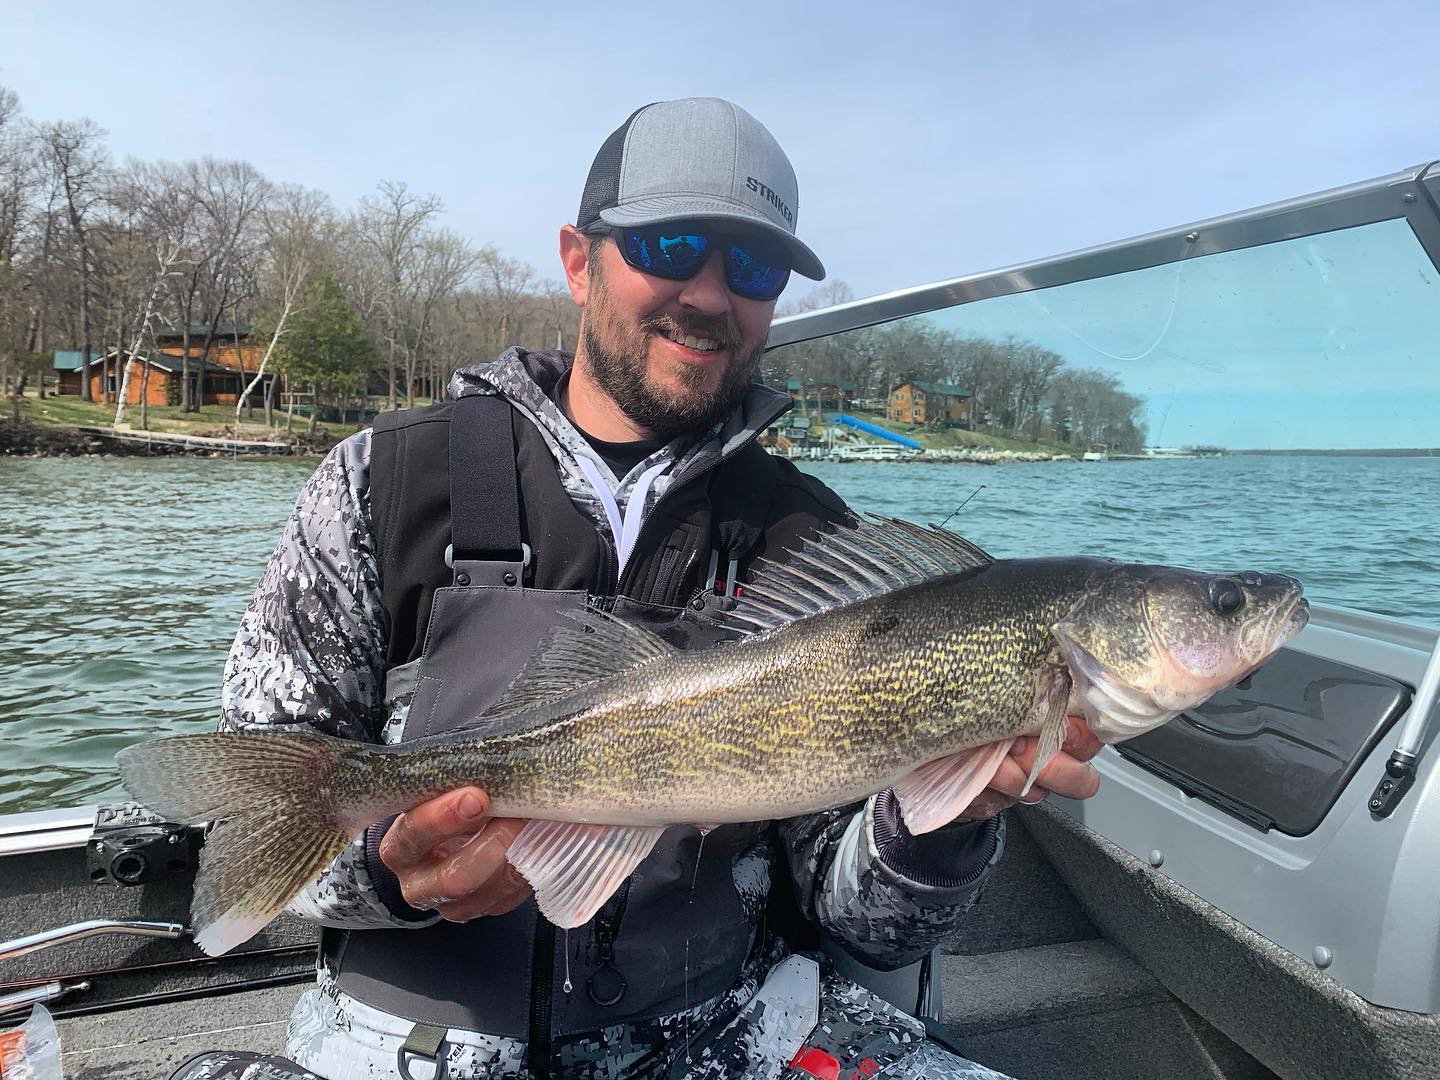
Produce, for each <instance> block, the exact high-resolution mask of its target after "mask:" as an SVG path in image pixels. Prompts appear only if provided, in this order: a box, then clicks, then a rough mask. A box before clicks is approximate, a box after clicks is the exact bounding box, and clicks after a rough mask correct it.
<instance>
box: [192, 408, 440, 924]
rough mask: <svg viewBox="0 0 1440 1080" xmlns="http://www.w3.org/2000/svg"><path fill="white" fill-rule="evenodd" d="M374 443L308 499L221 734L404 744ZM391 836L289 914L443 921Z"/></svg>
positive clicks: (352, 849) (350, 448) (353, 452)
mask: <svg viewBox="0 0 1440 1080" xmlns="http://www.w3.org/2000/svg"><path fill="white" fill-rule="evenodd" d="M369 434H370V433H369V432H368V431H365V432H361V433H359V434H357V435H354V436H352V437H350V438H348V439H346V440H345V441H344V442H342V443H340V444H339V445H338V446H336V447H335V448H334V449H333V450H332V451H331V452H330V453H329V454H328V455H327V456H326V458H325V459H324V461H322V462H321V463H320V467H319V468H318V469H316V470H315V472H314V474H312V475H311V477H310V479H309V480H308V481H307V482H306V484H305V486H304V488H303V489H302V490H301V492H300V497H299V499H298V500H297V501H296V504H295V509H294V511H293V512H292V513H291V515H290V519H289V521H288V522H287V523H286V525H285V530H284V532H283V533H282V535H281V537H280V543H279V545H278V546H277V547H276V549H275V553H274V555H272V556H271V558H270V563H269V565H268V566H267V567H266V569H265V573H264V575H263V576H262V577H261V578H260V584H259V586H258V587H257V588H256V590H255V596H254V598H253V599H252V600H251V601H250V606H249V607H248V608H247V609H246V611H245V614H244V616H243V617H242V618H241V620H240V629H239V632H238V633H237V634H236V635H235V643H234V645H232V646H231V649H230V656H229V659H228V660H227V662H226V664H225V676H224V682H223V684H222V688H221V703H220V724H219V727H220V730H221V731H318V732H321V733H322V734H325V735H332V736H335V737H337V738H341V739H353V740H355V741H357V742H382V741H386V736H387V735H390V737H392V738H393V737H396V735H397V734H398V733H392V732H391V731H390V730H389V729H391V728H394V727H396V726H398V725H395V724H394V723H391V724H388V725H387V711H388V710H387V703H386V702H385V701H384V700H383V697H384V686H385V647H386V642H387V628H386V623H385V614H384V610H383V608H382V607H381V604H380V583H379V576H378V572H377V564H376V556H375V547H374V541H373V536H372V534H371V528H370V511H369V474H370V438H369ZM383 824H388V822H387V823H383ZM381 835H383V831H382V830H381V829H380V828H377V826H371V827H370V828H369V829H367V830H366V832H365V833H364V834H362V835H360V836H359V837H357V838H356V839H355V841H354V842H353V843H351V845H350V846H349V847H348V848H347V849H346V850H345V851H344V852H342V853H341V855H340V856H339V858H338V859H336V861H335V862H334V863H333V864H332V865H331V867H330V868H329V869H328V870H326V871H325V872H324V873H322V874H321V875H320V877H319V878H317V879H316V880H315V881H313V882H311V883H310V884H309V885H308V886H306V888H305V890H304V892H302V893H301V894H300V895H299V896H298V897H296V898H295V900H293V901H292V902H291V904H290V906H289V910H290V911H291V912H292V913H293V914H295V915H298V916H300V917H301V918H303V919H306V920H309V921H311V922H315V923H320V924H322V925H325V926H337V927H343V928H346V929H359V928H365V927H388V926H423V925H428V924H429V923H431V922H434V921H436V919H438V916H434V915H433V914H426V913H424V912H419V911H416V910H414V909H413V908H410V907H409V905H407V904H405V902H404V900H403V898H401V896H400V890H399V886H398V884H397V883H396V881H395V878H394V875H393V874H391V873H390V872H389V871H388V870H387V869H386V868H385V867H384V865H383V864H382V863H381V862H380V861H379V859H378V857H377V856H376V851H375V849H376V845H377V844H378V842H379V837H380V836H381Z"/></svg>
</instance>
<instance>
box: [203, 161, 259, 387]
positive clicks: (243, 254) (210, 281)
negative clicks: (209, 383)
mask: <svg viewBox="0 0 1440 1080" xmlns="http://www.w3.org/2000/svg"><path fill="white" fill-rule="evenodd" d="M186 171H187V174H188V178H189V182H190V184H191V186H192V188H193V197H194V199H195V201H196V203H197V205H198V206H199V208H200V222H201V224H200V229H201V239H200V245H201V247H202V249H203V250H204V251H205V252H206V257H205V259H204V261H203V263H202V264H201V271H200V273H199V276H198V280H197V286H196V290H195V291H196V297H197V302H198V303H199V304H200V308H201V311H202V312H203V314H204V316H205V323H206V328H205V340H204V345H203V349H202V352H201V355H200V377H199V382H200V387H201V392H200V393H198V394H196V395H195V400H194V401H192V402H191V403H190V407H191V410H192V411H198V410H199V408H200V405H201V402H202V401H203V399H204V389H203V388H204V382H205V369H206V367H207V366H208V364H209V362H210V354H211V351H212V350H213V349H214V346H215V340H216V337H217V333H218V331H219V328H220V323H221V321H222V320H223V319H224V318H225V314H226V313H227V312H230V313H232V314H231V318H232V319H233V318H234V315H233V312H234V310H235V308H236V307H237V305H238V303H240V302H243V301H248V300H251V299H253V291H252V287H253V283H254V282H255V273H254V265H255V262H256V261H257V260H258V258H259V255H260V248H261V245H262V243H263V239H262V234H261V231H260V229H259V221H260V215H261V213H262V212H263V210H264V208H265V205H266V201H267V200H268V198H269V196H270V183H269V181H268V180H266V179H265V178H264V177H263V176H261V175H260V172H259V170H257V169H256V168H255V166H253V165H251V164H250V163H249V162H245V161H221V160H218V159H216V158H202V159H201V160H200V161H192V162H190V163H188V164H187V166H186ZM247 293H248V294H247ZM235 329H237V331H238V328H235ZM188 330H189V322H188V319H187V321H186V327H185V330H184V331H182V332H183V333H184V334H185V341H184V347H185V352H186V353H188V352H189V334H188Z"/></svg>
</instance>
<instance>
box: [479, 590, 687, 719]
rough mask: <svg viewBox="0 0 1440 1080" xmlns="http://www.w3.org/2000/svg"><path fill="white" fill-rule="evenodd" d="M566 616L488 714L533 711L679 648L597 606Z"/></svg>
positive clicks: (545, 638) (542, 641) (493, 717)
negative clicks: (540, 704) (530, 709)
mask: <svg viewBox="0 0 1440 1080" xmlns="http://www.w3.org/2000/svg"><path fill="white" fill-rule="evenodd" d="M562 616H563V617H564V619H565V622H562V623H560V624H559V625H557V626H555V627H553V628H552V629H551V630H549V631H548V632H547V633H546V634H545V636H544V637H543V638H541V639H540V644H539V645H537V646H536V647H535V652H534V653H533V654H532V655H531V657H530V659H529V660H528V661H527V662H526V664H525V666H524V667H523V668H522V669H521V670H520V674H519V675H517V676H516V677H515V681H514V682H512V683H511V684H510V688H509V689H508V690H506V691H505V693H504V694H503V695H502V696H501V697H500V700H499V701H497V702H495V704H494V705H492V706H490V708H489V709H487V710H486V712H485V715H486V716H487V717H489V718H491V719H492V720H494V719H498V718H499V717H500V716H501V715H503V714H508V713H514V712H519V711H520V710H522V709H528V708H530V707H531V706H533V705H538V704H539V703H540V702H542V701H549V700H551V699H552V698H557V697H559V696H561V695H562V694H568V693H569V692H570V691H571V690H575V689H577V688H578V687H581V686H588V685H589V684H590V683H594V682H599V681H600V680H601V679H608V678H609V677H610V676H612V675H618V674H620V673H621V672H622V671H629V670H630V669H632V668H636V667H639V666H640V665H641V664H648V663H650V662H652V661H654V660H658V659H660V658H661V657H663V656H669V655H670V654H671V653H673V652H674V651H675V649H674V648H673V647H672V646H671V645H670V644H669V643H668V642H666V641H665V640H664V639H663V638H660V637H657V636H656V635H654V634H652V633H650V631H648V630H643V629H641V628H640V627H638V626H635V625H633V624H632V623H628V622H626V621H625V620H624V619H617V618H616V617H615V616H614V615H611V614H608V613H607V612H604V611H600V610H598V609H596V608H591V607H587V608H585V609H583V610H582V611H576V612H562Z"/></svg>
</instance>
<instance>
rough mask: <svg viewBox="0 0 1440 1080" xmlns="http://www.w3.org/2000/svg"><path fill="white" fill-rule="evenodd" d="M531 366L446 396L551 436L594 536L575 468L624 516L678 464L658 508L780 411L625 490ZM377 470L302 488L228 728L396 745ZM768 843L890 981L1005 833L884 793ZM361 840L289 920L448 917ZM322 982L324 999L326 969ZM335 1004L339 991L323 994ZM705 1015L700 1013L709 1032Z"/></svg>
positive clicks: (742, 423)
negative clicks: (415, 906)
mask: <svg viewBox="0 0 1440 1080" xmlns="http://www.w3.org/2000/svg"><path fill="white" fill-rule="evenodd" d="M524 355H525V354H524V353H523V352H522V351H520V350H515V349H512V350H510V351H508V352H507V353H505V354H504V355H503V356H501V357H500V358H499V359H498V360H496V361H495V362H493V363H490V364H482V365H475V366H473V367H470V368H465V369H462V370H460V371H458V372H456V373H455V375H454V377H453V378H452V380H451V383H450V386H449V393H450V395H451V396H452V397H459V396H463V395H466V394H473V393H486V394H501V395H503V396H505V397H506V398H508V399H509V401H510V402H511V404H512V405H513V406H514V407H515V408H517V409H518V410H519V411H520V412H521V413H522V414H524V415H525V416H526V417H527V418H528V419H529V420H530V422H532V423H534V424H535V425H536V427H537V428H538V429H539V431H540V432H541V433H542V435H543V436H544V438H545V441H546V443H547V445H548V446H549V448H550V450H551V452H552V454H553V456H554V459H555V467H556V470H557V473H558V475H559V476H560V478H561V481H562V483H563V484H564V486H565V489H566V491H567V493H568V494H569V495H570V497H571V498H572V500H573V501H574V503H575V505H576V506H577V508H579V509H580V510H581V511H582V512H583V513H585V514H586V515H587V516H588V517H589V519H590V520H592V521H593V522H594V524H595V527H596V528H597V529H600V530H608V529H609V525H608V522H607V518H606V515H605V512H604V509H603V507H602V505H601V503H600V499H599V497H598V495H597V494H596V492H595V490H594V489H593V488H592V487H591V484H590V481H589V480H587V479H586V476H585V473H584V471H582V469H581V468H580V466H579V465H578V464H577V462H578V459H579V458H580V457H582V456H583V457H586V458H589V459H590V463H591V464H592V465H593V466H595V467H598V470H599V474H600V475H601V476H602V477H603V478H604V479H605V480H606V481H607V482H608V483H610V484H611V485H612V487H613V492H614V496H615V498H616V500H617V501H618V502H620V503H622V504H623V503H624V502H625V501H626V500H627V499H628V497H629V495H630V493H631V491H632V489H633V487H634V484H635V481H636V479H637V478H638V477H639V476H640V475H641V474H642V473H643V472H645V471H646V470H647V469H649V468H651V467H652V466H654V465H657V464H658V463H660V462H661V461H662V460H663V461H666V462H669V463H670V467H669V468H668V469H667V470H666V471H665V472H664V473H663V474H662V475H661V476H660V477H659V479H658V480H657V481H656V482H655V483H654V484H653V486H652V487H651V488H650V490H649V492H648V498H647V502H646V509H647V511H648V509H649V508H650V507H652V506H653V505H654V503H655V502H656V501H657V500H658V499H659V498H660V497H661V496H663V494H664V493H665V491H666V489H667V487H668V485H669V483H670V481H671V478H673V477H675V476H678V475H681V474H683V471H684V468H685V465H686V463H687V461H689V460H690V459H691V458H692V457H693V456H695V455H696V454H698V453H700V452H701V451H702V450H706V449H709V450H712V451H713V450H714V449H716V448H717V446H721V445H723V446H728V445H733V441H734V440H737V439H739V440H743V439H748V438H753V437H754V436H755V435H756V434H757V432H756V430H755V428H754V426H753V418H754V416H755V415H756V414H757V413H760V412H762V411H766V406H769V409H768V411H769V412H773V399H772V398H769V397H768V395H773V394H774V393H775V392H774V391H770V390H766V389H763V388H760V387H756V388H753V389H752V391H751V396H750V399H749V400H747V402H746V403H745V404H744V405H742V407H741V408H740V409H739V410H737V412H736V413H735V415H733V416H732V417H731V418H730V419H729V420H728V421H726V422H725V423H724V424H722V425H717V427H716V428H714V429H712V430H710V431H707V432H703V433H700V434H699V435H695V434H691V435H688V436H682V437H680V438H677V439H675V440H673V441H671V442H670V443H668V444H667V445H665V446H663V447H661V448H660V449H659V450H657V451H656V452H655V453H654V454H652V455H650V457H648V458H647V459H646V460H644V461H642V462H640V463H639V464H638V465H636V466H635V467H634V468H633V469H631V471H630V472H629V473H628V474H627V475H626V476H624V477H616V476H614V474H613V473H612V472H611V471H610V469H609V467H608V466H607V465H606V464H605V462H604V461H603V460H602V459H601V458H600V457H599V455H598V454H597V453H596V452H595V451H594V449H592V448H591V447H590V445H589V444H588V442H586V440H585V438H584V436H582V435H581V434H580V433H579V432H578V431H577V430H576V429H575V428H574V426H573V425H572V424H571V423H570V422H569V421H568V420H567V419H566V417H565V416H564V414H563V413H562V412H561V411H560V409H559V408H558V407H557V406H556V404H555V403H554V402H552V401H551V400H550V399H549V398H547V397H546V396H545V395H544V393H543V392H541V390H540V388H539V386H537V385H536V383H535V381H534V380H533V379H532V378H531V377H530V374H529V372H528V370H527V368H526V366H525V363H524ZM747 420H749V422H748V423H747ZM369 465H370V433H369V432H368V431H362V432H360V433H358V434H356V435H354V436H352V437H350V438H348V439H346V440H345V441H344V442H342V443H340V444H339V445H338V446H336V447H335V448H334V449H333V450H332V451H331V452H330V454H329V455H327V457H326V458H325V459H324V461H323V462H322V463H321V464H320V466H319V468H317V469H316V471H315V473H314V474H313V475H312V476H311V477H310V479H309V481H308V482H307V483H306V484H305V486H304V488H303V489H302V490H301V492H300V496H299V498H298V500H297V502H296V505H295V509H294V512H293V513H292V514H291V516H290V519H289V521H288V523H287V524H286V526H285V529H284V532H283V534H282V535H281V538H280V542H279V544H278V546H277V548H276V550H275V553H274V555H273V556H272V558H271V560H270V563H269V565H268V566H267V568H266V570H265V573H264V575H263V576H262V577H261V580H260V583H259V586H258V587H257V589H256V592H255V596H254V598H253V599H252V601H251V603H250V605H249V607H248V609H247V610H246V612H245V614H244V616H243V617H242V619H241V623H240V628H239V631H238V633H237V634H236V637H235V643H234V645H233V647H232V648H231V651H230V656H229V659H228V662H227V664H226V667H225V676H224V683H223V688H222V698H221V717H220V728H221V729H222V730H252V731H253V730H269V731H283V730H302V731H303V730H316V731H321V732H324V733H326V734H329V735H333V736H337V737H340V738H345V739H355V740H358V741H364V742H394V741H396V740H398V738H399V733H400V731H401V729H402V726H403V724H404V720H405V716H406V711H407V709H408V707H409V700H408V696H402V697H398V698H396V699H393V700H386V699H385V692H384V688H385V657H386V645H387V640H386V625H385V619H384V617H383V614H382V608H381V602H380V585H379V579H378V570H377V562H376V555H375V548H374V540H373V536H372V532H371V526H370V513H369V502H368V492H369ZM592 471H594V469H592ZM772 835H774V836H775V837H777V838H778V843H779V844H780V845H782V846H783V848H784V850H783V852H780V853H777V854H779V855H780V856H781V858H780V859H779V860H777V864H778V865H782V866H784V867H786V868H787V869H788V871H789V873H790V874H791V876H792V878H793V884H794V887H795V895H796V897H797V898H798V900H799V902H800V906H801V909H802V912H803V914H804V915H805V916H806V917H807V918H809V919H810V920H811V921H813V922H814V923H815V924H816V925H817V926H818V927H819V928H820V929H821V930H822V931H823V932H824V933H825V935H826V936H827V937H829V938H831V939H832V940H834V941H835V942H837V943H838V944H840V945H841V946H842V947H843V948H844V949H845V950H846V951H848V952H850V953H851V954H852V955H854V956H855V957H856V959H858V960H860V961H861V962H862V963H865V964H868V965H869V966H871V967H877V968H895V967H900V966H902V965H904V964H907V963H910V962H912V961H914V960H916V959H918V958H920V957H921V956H923V955H925V954H926V953H927V952H929V951H930V949H931V948H933V947H934V946H935V944H936V943H938V942H939V940H940V939H941V938H943V937H944V936H945V935H946V934H947V933H949V932H950V931H951V930H952V929H954V928H955V926H956V925H957V923H958V922H959V920H960V919H961V917H962V916H963V915H964V913H965V911H966V910H967V909H968V908H969V907H970V906H971V905H972V904H973V903H974V902H975V900H976V898H977V897H978V896H979V894H980V892H981V891H982V889H983V888H984V885H985V882H986V880H987V879H988V877H989V874H990V872H991V870H992V869H993V867H994V865H995V863H996V862H997V861H998V859H999V857H1000V854H1001V851H1002V849H1003V835H1004V834H1003V821H1002V820H1001V819H998V818H997V819H992V820H991V821H988V822H983V823H978V824H968V823H967V824H956V825H952V826H949V827H947V828H945V829H941V830H939V831H937V832H935V833H931V834H928V835H926V836H924V837H919V838H915V837H911V836H909V834H908V833H907V832H906V831H905V830H904V827H903V825H901V824H900V823H899V821H898V816H897V813H896V808H895V805H894V800H893V797H892V796H891V795H890V793H889V792H883V793H881V795H879V796H874V797H872V798H870V799H869V800H867V801H866V802H865V803H863V804H856V805H852V806H847V807H842V808H839V809H835V810H831V811H827V812H825V813H822V814H815V815H810V816H806V817H802V818H796V819H791V820H788V821H784V822H781V823H779V825H778V828H777V829H776V830H772ZM877 836H878V837H879V838H880V840H881V842H882V843H883V845H884V847H883V850H882V849H881V848H879V847H877ZM366 839H367V838H366V836H363V835H362V836H361V837H358V838H357V839H356V841H355V843H353V844H352V845H351V847H350V848H349V849H348V850H347V851H346V852H344V853H343V854H342V855H341V856H340V858H339V859H337V860H336V862H335V863H334V864H333V865H332V866H331V867H330V869H329V870H327V871H326V872H325V873H324V874H322V875H321V876H320V877H319V878H318V879H317V880H316V881H314V882H312V883H311V884H310V886H309V887H308V888H307V889H306V890H305V891H304V893H302V894H301V896H300V897H298V898H297V899H296V900H295V901H294V902H293V903H292V905H291V911H292V912H293V913H295V914H297V915H299V916H300V917H302V918H305V919H308V920H311V921H313V922H316V923H319V924H322V925H326V926H336V927H341V928H345V929H363V928H367V927H382V926H384V927H415V926H425V925H429V924H430V923H431V922H434V921H436V920H437V919H438V918H439V917H438V916H426V917H423V918H419V919H417V918H416V917H415V912H413V911H412V910H409V909H408V907H406V906H405V905H403V903H397V902H396V899H395V897H394V889H393V888H385V887H383V886H384V885H386V884H387V883H386V882H384V881H383V880H381V879H382V878H383V877H385V876H386V875H388V871H386V870H385V869H384V868H383V867H382V866H381V865H380V864H379V863H378V861H377V860H376V858H375V837H373V836H372V837H370V838H369V839H370V842H369V844H368V845H367V843H366ZM377 880H380V881H381V885H382V887H381V888H379V889H377ZM769 884H770V883H769V878H768V874H767V875H765V880H763V881H762V882H759V883H758V887H760V888H761V889H763V890H767V891H768V888H769ZM321 983H322V986H321V989H322V991H323V990H325V985H324V984H325V973H324V972H323V971H322V973H321ZM737 989H739V988H737ZM336 994H338V991H336V990H334V989H333V987H332V988H330V990H329V995H330V996H331V997H334V996H335V995H336ZM341 996H343V995H341ZM729 996H730V995H722V997H729ZM719 1000H720V999H717V1002H716V1007H718V1002H719ZM708 1005H709V1003H705V1004H702V1005H700V1006H699V1007H697V1009H695V1010H691V1012H692V1013H694V1014H698V1016H697V1018H698V1019H699V1021H700V1022H701V1023H703V1014H704V1012H705V1009H706V1008H707V1006H708ZM692 1022H695V1021H694V1020H691V1019H689V1018H687V1023H692ZM640 1041H643V1040H640Z"/></svg>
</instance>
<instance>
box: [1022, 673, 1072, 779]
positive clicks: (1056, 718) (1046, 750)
mask: <svg viewBox="0 0 1440 1080" xmlns="http://www.w3.org/2000/svg"><path fill="white" fill-rule="evenodd" d="M1071 686H1072V681H1071V678H1070V669H1069V667H1067V666H1066V664H1065V661H1064V660H1063V659H1062V658H1061V657H1060V654H1059V652H1058V651H1057V650H1051V655H1050V657H1048V658H1047V659H1046V661H1045V664H1044V665H1043V666H1042V667H1041V668H1040V675H1039V677H1038V678H1037V679H1036V680H1035V704H1034V706H1033V709H1034V713H1033V714H1034V717H1035V720H1036V721H1037V723H1038V724H1039V727H1040V736H1039V742H1038V743H1037V744H1036V747H1035V764H1034V765H1032V766H1030V775H1029V776H1028V777H1026V778H1025V786H1024V787H1023V788H1021V789H1020V795H1021V797H1022V798H1023V797H1024V796H1026V795H1028V794H1030V788H1031V786H1032V785H1033V784H1034V783H1035V777H1037V776H1039V775H1040V770H1041V769H1043V768H1044V767H1045V766H1046V765H1048V764H1049V763H1050V759H1051V758H1053V757H1054V756H1055V755H1056V754H1058V753H1059V752H1060V746H1061V744H1062V743H1064V741H1065V715H1066V713H1068V712H1069V711H1070V689H1071Z"/></svg>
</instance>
